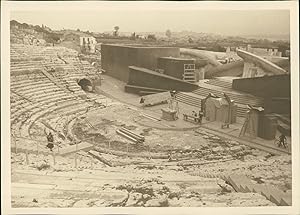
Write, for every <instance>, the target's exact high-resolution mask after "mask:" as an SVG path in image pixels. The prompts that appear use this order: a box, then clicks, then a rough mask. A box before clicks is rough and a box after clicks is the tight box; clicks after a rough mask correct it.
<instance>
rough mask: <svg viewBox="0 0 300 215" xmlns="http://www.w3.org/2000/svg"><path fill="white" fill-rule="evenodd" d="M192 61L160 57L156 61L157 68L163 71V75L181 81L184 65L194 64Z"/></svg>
mask: <svg viewBox="0 0 300 215" xmlns="http://www.w3.org/2000/svg"><path fill="white" fill-rule="evenodd" d="M194 63H195V60H194V59H184V58H181V59H180V58H173V57H172V58H170V57H160V58H158V60H157V67H158V68H159V69H163V70H164V74H166V75H170V76H172V77H174V78H178V79H183V72H184V64H194Z"/></svg>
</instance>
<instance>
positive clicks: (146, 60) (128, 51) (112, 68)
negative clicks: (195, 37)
mask: <svg viewBox="0 0 300 215" xmlns="http://www.w3.org/2000/svg"><path fill="white" fill-rule="evenodd" d="M179 55H180V52H179V48H174V47H131V46H120V45H107V44H102V45H101V61H102V62H101V64H102V68H103V69H104V70H105V71H106V72H107V74H108V75H111V76H113V77H115V78H117V79H119V80H122V81H124V82H127V81H128V73H129V71H128V66H139V67H145V68H148V69H152V70H154V69H156V68H157V58H159V57H163V56H173V57H178V56H179Z"/></svg>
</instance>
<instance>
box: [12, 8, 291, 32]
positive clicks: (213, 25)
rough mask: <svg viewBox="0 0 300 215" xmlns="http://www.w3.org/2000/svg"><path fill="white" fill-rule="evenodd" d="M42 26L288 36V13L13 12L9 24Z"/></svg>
mask: <svg viewBox="0 0 300 215" xmlns="http://www.w3.org/2000/svg"><path fill="white" fill-rule="evenodd" d="M13 19H14V20H17V21H19V22H22V23H23V22H26V23H28V24H34V25H36V24H38V25H41V24H44V25H46V26H48V27H50V28H51V29H53V30H61V29H63V28H64V29H78V28H79V29H80V30H83V31H86V30H89V31H92V32H105V31H112V30H113V27H114V26H116V25H117V26H119V27H120V30H119V31H120V32H165V31H166V30H167V29H170V30H171V32H172V31H173V32H178V31H183V30H187V31H194V32H205V33H217V34H222V35H265V34H289V32H290V21H289V11H288V10H252V11H250V10H219V11H218V10H200V9H199V10H197V9H195V10H184V9H161V10H149V9H140V10H136V9H135V10H133V9H125V10H122V9H115V10H114V9H110V10H96V11H95V10H93V11H68V10H64V11H54V10H52V11H49V10H48V11H13V12H12V13H11V20H13Z"/></svg>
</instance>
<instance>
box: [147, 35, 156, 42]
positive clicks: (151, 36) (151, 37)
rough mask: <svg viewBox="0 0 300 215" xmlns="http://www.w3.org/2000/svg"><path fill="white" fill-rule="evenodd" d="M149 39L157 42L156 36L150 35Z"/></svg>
mask: <svg viewBox="0 0 300 215" xmlns="http://www.w3.org/2000/svg"><path fill="white" fill-rule="evenodd" d="M147 39H148V40H154V41H156V37H155V34H149V35H148V36H147Z"/></svg>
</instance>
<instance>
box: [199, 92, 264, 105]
mask: <svg viewBox="0 0 300 215" xmlns="http://www.w3.org/2000/svg"><path fill="white" fill-rule="evenodd" d="M193 93H195V94H197V95H200V96H204V97H206V96H207V95H208V94H209V93H212V94H214V95H216V96H219V97H222V92H221V91H218V90H215V89H208V88H204V87H200V88H199V89H197V90H194V91H193ZM225 93H226V94H227V95H228V96H229V98H231V99H233V100H234V101H235V102H236V103H239V104H244V105H248V104H250V105H252V106H262V105H263V99H262V98H258V97H254V96H250V95H242V94H235V93H230V92H225Z"/></svg>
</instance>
